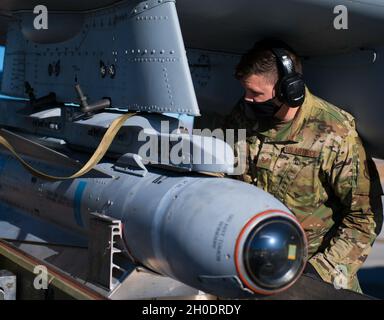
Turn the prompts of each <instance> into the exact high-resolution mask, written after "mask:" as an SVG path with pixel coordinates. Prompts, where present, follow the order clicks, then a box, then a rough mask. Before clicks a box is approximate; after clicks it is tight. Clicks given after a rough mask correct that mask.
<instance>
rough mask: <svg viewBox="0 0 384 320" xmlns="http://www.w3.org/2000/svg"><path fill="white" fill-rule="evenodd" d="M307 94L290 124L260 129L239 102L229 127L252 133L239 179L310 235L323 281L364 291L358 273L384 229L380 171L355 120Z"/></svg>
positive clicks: (311, 249) (311, 256) (311, 255)
mask: <svg viewBox="0 0 384 320" xmlns="http://www.w3.org/2000/svg"><path fill="white" fill-rule="evenodd" d="M305 90H306V96H305V100H304V103H303V104H302V105H301V106H300V108H299V110H298V112H297V113H296V115H295V117H294V119H293V120H292V121H288V122H285V123H284V122H280V123H279V121H274V120H271V121H270V123H269V124H268V125H267V126H265V125H261V124H260V122H258V121H257V120H255V119H252V117H249V115H248V116H247V110H245V109H244V105H243V104H242V103H239V104H238V105H237V106H236V107H235V108H234V109H233V111H232V113H231V114H230V115H229V116H228V117H227V120H226V124H225V128H233V129H246V130H247V138H246V142H244V141H238V143H237V148H235V155H236V156H237V158H238V160H239V161H240V162H241V161H243V162H244V163H246V168H245V171H244V174H242V175H241V176H238V177H237V178H238V179H241V180H243V181H245V182H249V183H252V184H254V185H255V186H257V187H259V188H261V189H263V190H265V191H267V192H269V193H270V194H272V195H273V196H275V197H276V198H277V199H279V200H280V201H282V202H283V203H284V204H285V205H286V206H287V207H288V208H289V209H290V210H291V211H292V212H293V213H294V214H295V216H296V217H297V218H298V220H299V221H300V223H301V225H302V226H303V228H304V230H305V232H306V235H307V239H308V244H309V248H308V250H309V260H308V262H309V263H310V264H311V265H312V267H313V268H314V269H315V270H316V271H317V273H318V274H319V275H320V276H321V278H322V279H323V280H324V281H326V282H329V283H333V284H334V285H335V286H336V287H341V288H348V289H352V290H354V291H357V292H361V289H360V286H359V282H358V280H357V276H356V272H357V271H358V269H359V268H360V267H361V265H362V264H363V262H364V261H365V260H366V258H367V256H368V254H369V252H370V250H371V247H372V244H373V242H374V240H375V238H376V236H377V234H378V233H379V232H380V229H381V225H382V204H381V198H380V195H381V194H382V190H381V186H380V182H379V179H378V174H377V171H376V168H375V166H374V164H373V162H372V160H371V159H370V158H368V159H367V156H366V153H365V150H364V147H363V145H362V142H361V140H360V138H359V136H358V134H357V132H356V128H355V121H354V118H353V117H352V116H351V115H350V114H349V113H347V112H345V111H343V110H341V109H339V108H337V107H336V106H333V105H332V104H330V103H328V102H326V101H324V100H322V99H320V98H318V97H316V96H314V95H313V94H311V93H310V92H309V90H308V89H307V88H306V89H305ZM245 143H246V146H245V148H241V147H240V146H241V144H245ZM241 150H244V151H243V152H241Z"/></svg>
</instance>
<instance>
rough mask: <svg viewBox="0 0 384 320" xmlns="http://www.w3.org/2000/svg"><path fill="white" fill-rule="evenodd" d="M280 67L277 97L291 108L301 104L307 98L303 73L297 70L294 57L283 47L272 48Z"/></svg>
mask: <svg viewBox="0 0 384 320" xmlns="http://www.w3.org/2000/svg"><path fill="white" fill-rule="evenodd" d="M271 51H272V53H273V54H274V55H275V57H276V60H277V65H278V69H279V74H280V75H279V80H278V81H277V83H276V95H277V98H278V99H279V100H280V101H281V102H283V103H285V104H286V105H287V106H289V107H291V108H297V107H299V106H301V105H302V104H303V102H304V99H305V83H304V80H303V78H302V75H301V74H300V73H298V72H296V70H295V66H294V64H293V61H292V59H291V58H290V57H289V55H288V53H287V52H286V51H285V50H284V49H282V48H272V49H271Z"/></svg>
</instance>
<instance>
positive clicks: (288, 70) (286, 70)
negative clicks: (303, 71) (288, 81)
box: [271, 48, 295, 77]
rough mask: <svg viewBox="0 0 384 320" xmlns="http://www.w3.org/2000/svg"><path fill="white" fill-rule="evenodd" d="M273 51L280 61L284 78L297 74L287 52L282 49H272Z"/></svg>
mask: <svg viewBox="0 0 384 320" xmlns="http://www.w3.org/2000/svg"><path fill="white" fill-rule="evenodd" d="M271 51H272V53H273V54H274V55H275V57H276V59H277V60H278V62H279V63H278V65H279V66H281V71H282V72H283V77H285V76H288V75H293V74H295V66H294V64H293V61H292V59H291V58H290V57H289V55H288V53H287V51H286V50H284V49H282V48H272V49H271Z"/></svg>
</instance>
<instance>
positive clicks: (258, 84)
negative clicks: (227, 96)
mask: <svg viewBox="0 0 384 320" xmlns="http://www.w3.org/2000/svg"><path fill="white" fill-rule="evenodd" d="M241 83H242V84H243V85H244V86H245V87H247V88H251V89H260V90H265V89H267V88H268V87H269V86H270V80H269V79H268V78H267V77H266V76H265V75H257V74H252V75H250V76H248V77H245V78H244V79H242V80H241Z"/></svg>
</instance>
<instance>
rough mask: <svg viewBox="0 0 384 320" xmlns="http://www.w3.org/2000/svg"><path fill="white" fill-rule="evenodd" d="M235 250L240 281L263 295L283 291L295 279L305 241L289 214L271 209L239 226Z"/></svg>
mask: <svg viewBox="0 0 384 320" xmlns="http://www.w3.org/2000/svg"><path fill="white" fill-rule="evenodd" d="M256 220H257V221H256ZM236 251H237V252H236V267H237V271H238V274H239V276H240V278H241V280H242V281H243V283H244V284H245V285H246V286H247V287H248V288H249V289H251V290H252V291H253V292H255V293H260V294H264V295H266V294H274V293H277V292H280V291H283V290H285V289H287V288H288V287H290V286H291V285H292V284H293V283H294V282H295V281H296V280H297V279H298V277H299V276H300V275H301V273H302V271H303V268H304V266H305V261H306V256H307V243H306V239H305V234H304V231H303V229H302V228H301V226H300V224H299V223H298V222H297V221H296V220H295V219H294V218H293V217H291V216H289V215H288V214H287V215H282V214H281V212H279V215H276V214H274V212H273V211H271V212H266V213H263V214H261V215H257V216H255V217H254V218H253V219H252V220H251V221H250V222H249V223H248V224H247V225H246V226H245V227H244V228H243V230H242V232H241V234H240V236H239V238H238V241H237V247H236Z"/></svg>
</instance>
